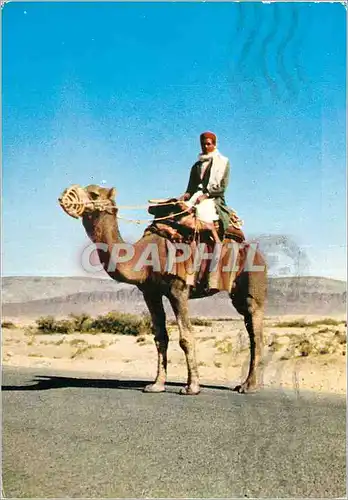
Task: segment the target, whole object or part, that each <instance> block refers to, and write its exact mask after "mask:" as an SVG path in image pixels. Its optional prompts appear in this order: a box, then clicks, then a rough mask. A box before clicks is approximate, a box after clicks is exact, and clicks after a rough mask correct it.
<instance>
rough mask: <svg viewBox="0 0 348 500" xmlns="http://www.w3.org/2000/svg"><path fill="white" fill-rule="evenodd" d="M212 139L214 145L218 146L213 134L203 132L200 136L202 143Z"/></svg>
mask: <svg viewBox="0 0 348 500" xmlns="http://www.w3.org/2000/svg"><path fill="white" fill-rule="evenodd" d="M205 138H207V139H211V140H212V141H213V143H214V144H215V145H216V140H217V138H216V135H215V134H213V132H203V133H202V134H201V135H200V140H201V141H202V140H203V139H205Z"/></svg>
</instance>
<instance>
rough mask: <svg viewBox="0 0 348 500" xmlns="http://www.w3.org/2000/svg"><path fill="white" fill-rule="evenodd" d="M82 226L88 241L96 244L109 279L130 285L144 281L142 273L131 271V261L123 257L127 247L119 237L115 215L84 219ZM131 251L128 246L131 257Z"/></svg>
mask: <svg viewBox="0 0 348 500" xmlns="http://www.w3.org/2000/svg"><path fill="white" fill-rule="evenodd" d="M83 225H84V227H85V230H86V232H87V234H88V236H89V237H90V239H91V240H92V241H93V243H95V244H97V252H98V257H99V260H100V263H101V264H102V265H103V267H104V269H105V271H106V272H107V273H108V274H109V276H110V277H111V278H113V279H115V280H117V281H120V282H123V283H131V284H138V283H140V282H141V281H143V280H144V276H143V274H144V272H140V271H135V270H134V269H133V267H134V266H133V259H131V260H129V259H128V260H126V259H125V257H124V256H125V254H126V252H127V249H126V248H125V247H126V246H127V247H128V245H125V242H124V241H123V239H122V237H121V234H120V231H119V228H118V224H117V219H116V217H115V215H111V214H108V213H102V214H100V216H99V217H98V218H95V219H93V218H92V219H88V217H84V218H83ZM131 249H132V248H131V245H129V250H128V252H129V254H128V255H131ZM120 257H121V258H120ZM122 257H123V258H122Z"/></svg>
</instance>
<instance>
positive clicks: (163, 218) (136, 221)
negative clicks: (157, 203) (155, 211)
mask: <svg viewBox="0 0 348 500" xmlns="http://www.w3.org/2000/svg"><path fill="white" fill-rule="evenodd" d="M189 210H190V208H186V209H185V210H182V211H181V212H178V213H176V214H171V215H166V216H165V217H155V218H154V219H128V218H127V217H122V216H121V215H116V217H117V218H118V219H121V220H124V221H126V222H134V223H135V224H148V223H149V222H157V221H159V220H166V219H172V218H173V217H176V216H178V215H182V214H185V213H187V212H188V211H189Z"/></svg>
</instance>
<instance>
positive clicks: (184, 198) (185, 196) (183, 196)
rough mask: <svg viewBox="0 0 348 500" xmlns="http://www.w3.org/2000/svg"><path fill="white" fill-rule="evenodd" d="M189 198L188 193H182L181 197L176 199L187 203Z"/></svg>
mask: <svg viewBox="0 0 348 500" xmlns="http://www.w3.org/2000/svg"><path fill="white" fill-rule="evenodd" d="M190 198H191V195H190V193H184V194H183V195H182V196H180V197H179V198H178V201H187V200H189V199H190Z"/></svg>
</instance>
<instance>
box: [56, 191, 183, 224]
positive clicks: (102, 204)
mask: <svg viewBox="0 0 348 500" xmlns="http://www.w3.org/2000/svg"><path fill="white" fill-rule="evenodd" d="M91 194H93V193H91ZM58 202H59V204H60V206H61V207H62V209H63V210H64V212H65V213H66V214H68V215H70V217H73V218H74V219H78V218H79V217H82V215H83V214H84V213H86V212H89V213H91V212H95V211H99V212H104V211H107V212H109V213H112V212H113V213H115V214H116V216H117V218H118V219H122V220H124V221H126V222H133V223H135V224H146V223H147V224H148V223H149V222H154V221H161V220H166V219H170V218H172V217H173V216H172V215H167V216H164V217H155V218H153V219H127V218H126V217H121V216H120V215H118V214H117V212H118V207H116V206H115V205H114V204H113V202H112V200H110V199H106V200H105V199H104V200H103V199H95V200H91V198H90V197H89V196H88V194H87V193H86V191H85V190H84V189H83V188H82V187H81V186H79V185H78V184H73V185H72V186H70V187H68V188H67V189H65V191H64V192H63V193H62V195H61V196H60V198H58ZM176 203H179V202H170V203H168V205H175V204H176ZM145 207H147V206H144V207H143V206H137V207H134V206H126V207H122V208H127V209H139V208H145ZM190 210H191V209H190V208H186V209H184V210H182V211H181V212H179V213H177V214H176V215H183V214H187V213H188V212H189V211H190Z"/></svg>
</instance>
